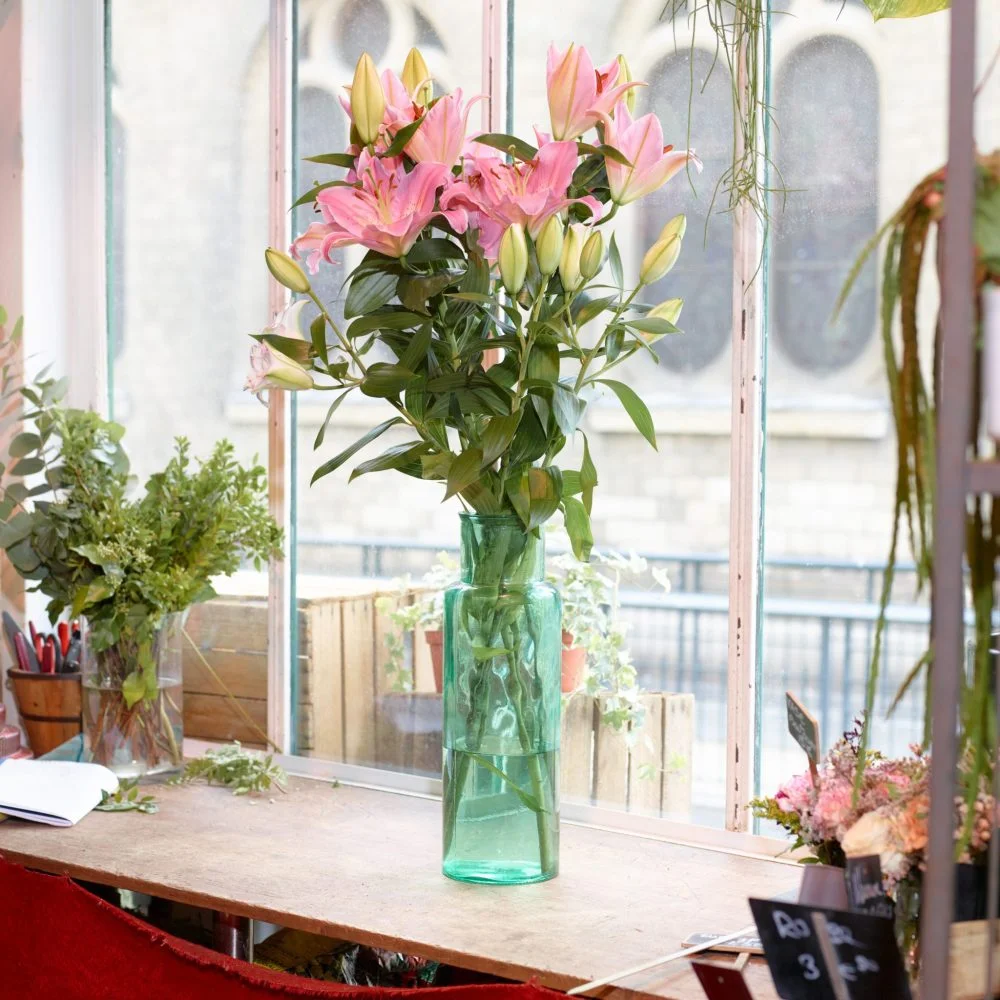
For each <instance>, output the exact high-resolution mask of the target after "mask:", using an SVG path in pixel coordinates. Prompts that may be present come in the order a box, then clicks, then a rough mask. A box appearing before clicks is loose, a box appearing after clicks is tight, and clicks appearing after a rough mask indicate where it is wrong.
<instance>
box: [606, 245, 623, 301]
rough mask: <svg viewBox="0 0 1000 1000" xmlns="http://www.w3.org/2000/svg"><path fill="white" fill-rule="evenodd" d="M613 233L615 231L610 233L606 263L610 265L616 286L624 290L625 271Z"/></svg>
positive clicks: (619, 289)
mask: <svg viewBox="0 0 1000 1000" xmlns="http://www.w3.org/2000/svg"><path fill="white" fill-rule="evenodd" d="M615 235H616V234H615V233H612V234H611V244H610V246H609V248H608V264H609V265H610V266H611V277H612V278H613V279H614V282H615V284H616V285H617V286H618V291H619V292H623V291H624V290H625V271H624V269H623V268H622V255H621V251H620V250H619V249H618V241H617V240H616V239H615Z"/></svg>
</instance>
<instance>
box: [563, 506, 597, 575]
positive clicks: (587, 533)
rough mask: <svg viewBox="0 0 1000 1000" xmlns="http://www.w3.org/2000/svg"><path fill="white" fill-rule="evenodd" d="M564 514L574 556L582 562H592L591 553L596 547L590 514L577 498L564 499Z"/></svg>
mask: <svg viewBox="0 0 1000 1000" xmlns="http://www.w3.org/2000/svg"><path fill="white" fill-rule="evenodd" d="M562 503H563V514H564V516H565V519H566V533H567V534H568V535H569V541H570V544H571V545H572V546H573V555H574V556H576V558H577V559H579V560H580V562H589V561H590V551H591V549H593V547H594V533H593V529H592V528H591V526H590V514H588V513H587V508H586V507H584V505H583V504H582V503H581V502H580V501H579V500H577V499H576V497H567V496H564V497H563V502H562Z"/></svg>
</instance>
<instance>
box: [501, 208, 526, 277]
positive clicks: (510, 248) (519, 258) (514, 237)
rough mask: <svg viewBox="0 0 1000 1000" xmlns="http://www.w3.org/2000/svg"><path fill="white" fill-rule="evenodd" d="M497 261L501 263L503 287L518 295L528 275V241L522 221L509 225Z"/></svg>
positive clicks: (502, 239)
mask: <svg viewBox="0 0 1000 1000" xmlns="http://www.w3.org/2000/svg"><path fill="white" fill-rule="evenodd" d="M497 263H498V264H499V265H500V278H501V280H502V281H503V287H504V288H506V289H507V293H508V294H509V295H517V293H518V292H519V291H520V290H521V288H522V287H523V286H524V279H525V278H526V277H527V275H528V241H527V239H526V238H525V235H524V226H522V225H521V224H520V223H517V222H515V223H514V224H513V225H512V226H508V227H507V231H506V232H505V233H504V234H503V237H502V238H501V240H500V254H499V256H498V258H497Z"/></svg>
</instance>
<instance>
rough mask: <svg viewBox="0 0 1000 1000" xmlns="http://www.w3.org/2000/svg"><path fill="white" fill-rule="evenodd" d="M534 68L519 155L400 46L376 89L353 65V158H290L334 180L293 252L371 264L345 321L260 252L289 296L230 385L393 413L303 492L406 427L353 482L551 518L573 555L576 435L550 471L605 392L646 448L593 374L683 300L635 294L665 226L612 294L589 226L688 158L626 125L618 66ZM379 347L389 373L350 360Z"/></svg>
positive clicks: (607, 254) (646, 338) (664, 321)
mask: <svg viewBox="0 0 1000 1000" xmlns="http://www.w3.org/2000/svg"><path fill="white" fill-rule="evenodd" d="M547 75H548V104H549V111H550V116H551V133H546V132H543V131H541V130H539V129H536V130H535V138H536V142H537V145H533V144H531V143H528V142H526V141H524V140H523V139H520V138H517V137H515V136H511V135H503V134H497V133H492V134H471V133H470V131H469V113H470V110H471V109H472V107H473V105H474V104H475V103H476V102H477V101H479V100H481V99H482V98H481V97H474V98H472V99H471V100H467V99H466V98H465V97H464V95H463V94H462V91H461V90H455V91H454V92H453V93H450V94H444V95H441V96H436V95H435V94H434V90H433V82H432V77H431V74H430V71H429V70H428V68H427V66H426V64H425V62H424V60H423V57H422V56H421V54H420V53H419V52H418V51H417V50H416V49H413V50H411V52H410V53H409V55H408V57H407V59H406V63H405V65H404V67H403V71H402V74H401V75H400V76H397V75H396V73H394V72H393V71H392V70H389V69H387V70H385V71H384V72H383V73H382V74H381V77H380V76H379V74H378V72H377V70H376V68H375V65H374V63H373V62H372V60H371V58H370V57H369V56H368V55H367V54H365V55H363V56H362V57H361V59H360V60H359V62H358V64H357V68H356V71H355V74H354V80H353V83H352V84H351V86H350V87H349V88H348V92H349V97H347V96H345V97H344V98H343V106H344V109H345V111H346V112H347V115H348V117H349V118H350V121H351V130H350V136H351V145H350V146H349V148H348V149H347V151H346V152H335V153H325V154H321V155H316V156H312V157H309V159H310V160H311V161H312V162H314V163H318V164H325V165H329V166H333V167H340V168H345V169H346V171H347V172H346V175H345V176H344V177H343V178H342V179H335V180H331V181H327V182H326V183H322V184H317V185H316V186H315V187H314V188H313V189H312V190H311V191H309V192H308V193H307V194H306V195H305V196H304V197H303V199H301V202H300V203H304V202H308V201H311V202H314V203H315V208H316V211H317V213H318V215H319V218H318V219H317V221H315V222H313V223H312V224H311V225H310V226H309V227H308V228H307V229H306V231H305V232H304V233H302V234H301V235H300V236H299V237H298V238H297V239H296V240H295V241H294V243H293V245H292V248H291V250H292V255H293V257H294V258H297V259H299V260H302V259H304V260H305V262H306V263H307V266H308V270H309V271H310V272H312V273H315V272H316V271H317V269H318V268H319V267H321V266H323V264H324V263H331V262H332V261H333V260H334V257H333V255H334V254H335V253H336V252H337V251H338V250H341V249H342V248H345V247H352V246H359V247H363V248H365V249H366V250H367V251H368V252H367V254H366V255H365V256H364V258H363V259H362V260H361V262H360V264H358V266H357V267H355V268H354V270H353V271H351V273H350V274H349V275H348V279H347V283H346V288H347V295H346V300H345V301H344V308H343V314H344V320H343V322H340V321H338V320H335V319H334V318H333V316H331V315H330V312H329V311H328V309H327V308H326V307H325V306H324V305H323V303H321V302H320V301H319V299H318V298H317V296H316V294H315V292H314V290H313V289H312V287H311V286H310V283H309V279H308V277H307V276H306V273H305V271H304V270H303V269H302V268H301V267H300V266H299V264H298V263H296V260H295V259H292V257H289V256H288V255H286V254H284V253H281V252H279V251H277V250H273V249H272V250H269V251H268V252H267V262H268V266H269V268H270V270H271V273H272V274H273V275H274V276H275V278H277V280H278V281H280V282H281V283H282V284H284V285H285V286H286V287H288V288H289V289H291V290H292V291H293V292H295V293H298V294H299V295H302V296H305V297H306V298H305V299H300V300H299V301H298V302H296V303H295V304H294V305H293V306H292V307H291V308H290V309H289V310H288V311H287V312H286V313H285V314H284V315H283V316H281V317H279V318H278V319H277V320H276V321H275V323H274V325H272V326H271V327H269V328H268V329H266V330H265V331H264V332H263V333H261V334H258V335H257V336H256V337H255V340H256V341H257V343H256V344H255V345H254V347H253V351H252V356H251V363H252V373H251V375H250V377H249V379H248V380H247V388H248V389H249V390H250V391H252V392H255V393H259V392H261V391H262V390H264V389H266V388H269V387H277V388H283V389H326V390H339V394H338V395H337V397H336V398H335V399H334V401H333V403H332V405H331V407H330V412H331V414H332V413H333V411H334V410H335V409H336V407H337V406H338V405H339V404H340V403H341V402H342V401H343V399H344V398H345V397H346V396H348V395H349V394H350V393H352V392H355V391H357V392H360V393H362V394H363V395H366V396H372V397H378V398H381V399H384V400H386V401H387V402H388V403H389V405H390V406H391V407H392V408H393V410H395V415H394V416H392V417H390V418H389V419H387V420H385V421H383V422H381V423H379V424H378V425H377V426H375V427H373V428H372V429H371V430H369V431H368V432H367V433H366V434H365V435H363V436H362V438H361V439H360V440H358V441H357V442H355V443H354V444H352V445H351V446H350V447H349V448H346V449H344V450H343V451H342V452H340V454H338V455H336V456H334V457H333V458H331V459H330V460H328V461H327V462H325V463H324V464H323V465H322V466H321V467H320V468H319V469H318V470H317V472H316V474H315V476H314V477H313V479H314V481H315V480H316V479H318V478H320V477H321V476H325V475H327V474H329V473H331V472H333V471H334V470H335V469H337V468H339V467H340V466H341V465H342V464H344V463H345V462H347V461H348V460H349V459H351V458H352V457H353V456H354V455H355V454H356V453H357V452H358V451H359V450H360V449H361V448H363V447H365V446H366V445H368V444H370V443H371V442H372V441H374V440H375V439H376V438H377V437H379V436H381V435H382V434H384V433H385V432H386V431H388V430H389V429H390V428H392V427H396V426H400V425H405V426H408V427H409V428H410V429H411V430H412V431H413V432H415V435H416V436H415V437H414V438H413V439H411V440H407V441H405V442H403V443H400V444H395V445H393V446H392V447H391V448H389V450H388V451H386V452H384V453H383V454H382V455H380V456H378V457H377V458H373V459H369V460H367V461H365V462H362V463H361V464H359V465H358V466H357V467H356V468H355V469H354V471H353V473H352V478H353V477H355V476H358V475H363V474H366V473H369V472H377V471H383V470H388V469H395V470H399V471H401V472H404V473H406V474H408V475H411V476H414V477H416V478H419V479H424V480H431V481H438V482H441V483H443V484H445V495H446V496H453V495H458V496H459V497H460V498H461V499H462V501H463V502H464V503H465V505H466V507H467V508H470V509H472V510H473V511H476V512H478V513H484V514H504V513H511V514H516V515H517V516H518V517H519V518H520V519H521V521H522V522H523V525H524V528H525V530H526V531H530V530H534V529H535V528H537V527H538V526H539V525H540V524H541V523H543V522H544V521H545V520H547V519H548V518H549V517H551V516H552V515H553V514H554V513H555V511H556V510H557V509H561V510H562V512H563V515H564V518H565V520H566V524H567V527H568V529H569V533H570V536H571V538H572V541H573V545H574V549H575V550H576V552H577V555H578V556H581V557H585V555H586V553H587V552H589V548H590V544H591V536H590V516H589V515H590V503H591V496H592V492H593V488H594V486H595V485H596V484H597V473H596V469H594V467H593V463H592V462H591V460H590V456H589V451H588V449H587V447H586V440H585V439H584V457H583V463H582V466H581V468H580V469H578V470H561V469H560V468H559V467H558V466H557V465H556V464H555V460H556V457H557V456H558V454H559V453H560V452H561V451H562V449H563V447H564V446H565V444H566V442H567V441H568V440H569V439H571V438H572V437H573V436H574V434H575V433H576V432H577V429H578V426H579V424H580V420H581V418H582V417H583V414H584V411H585V409H586V407H587V404H588V402H589V400H590V398H591V397H592V396H593V394H594V393H595V392H596V391H598V390H600V389H602V388H604V389H610V390H611V391H612V392H613V393H614V394H615V395H616V396H617V398H618V399H619V400H620V402H621V404H622V405H623V406H624V408H625V410H626V411H627V412H628V414H629V415H630V416H631V418H632V420H633V421H634V423H635V425H636V427H637V428H638V430H639V431H640V432H641V433H642V434H643V435H644V436H645V437H646V439H647V440H648V441H649V442H650V444H652V445H653V447H655V437H654V433H653V424H652V420H651V418H650V414H649V411H648V409H647V408H646V406H645V404H644V403H643V402H642V400H641V399H640V397H639V396H638V394H637V393H636V392H635V391H634V390H633V389H631V388H630V387H629V386H628V385H626V384H625V383H624V382H621V381H617V380H615V379H610V378H607V373H608V372H609V370H610V369H612V368H615V367H618V366H619V365H621V364H622V363H623V362H625V361H626V360H627V359H628V358H630V357H632V356H633V355H634V354H636V353H637V352H640V351H646V352H648V353H649V354H650V355H651V356H652V357H653V359H654V360H656V358H657V355H656V353H655V351H653V349H652V348H651V346H650V345H651V344H652V343H653V342H654V341H655V340H657V339H658V338H660V337H663V336H666V335H673V334H676V333H678V332H679V331H678V329H677V326H676V322H677V319H678V317H679V315H680V311H681V306H682V304H683V303H682V301H681V299H679V298H671V299H667V300H666V301H661V302H644V301H642V300H641V297H640V293H641V292H642V291H643V290H644V289H645V288H647V287H648V286H650V285H652V284H654V283H656V282H658V281H659V280H660V279H661V278H662V277H663V276H664V275H665V274H666V273H667V272H668V271H669V270H670V269H671V267H672V266H673V265H674V263H675V261H676V260H677V257H678V254H679V253H680V248H681V240H682V238H683V235H684V229H685V220H684V217H683V216H676V217H675V218H673V219H671V220H670V221H669V222H668V223H667V224H666V226H665V227H664V229H663V231H662V233H661V234H660V236H659V238H658V239H657V240H656V241H655V242H654V244H653V245H652V246H651V247H649V249H648V250H647V251H646V253H645V256H644V257H643V260H642V265H641V268H640V270H639V276H638V281H637V283H635V284H634V285H633V286H631V287H627V286H626V283H625V276H624V273H623V267H622V260H621V256H620V254H619V250H618V246H617V244H616V241H615V238H614V236H611V237H610V239H605V236H604V232H603V228H602V227H604V226H605V225H606V223H608V221H609V220H610V219H611V218H612V217H613V216H614V215H615V213H616V212H617V210H618V208H619V206H621V205H625V204H628V203H630V202H634V201H636V200H637V199H639V198H642V197H644V196H645V195H648V194H650V193H651V192H653V191H655V190H656V189H657V188H659V187H660V186H661V185H663V184H664V183H665V182H666V181H668V180H669V179H670V178H671V177H673V176H674V175H675V174H676V173H677V172H678V171H680V170H682V169H683V168H684V167H685V165H687V164H692V165H694V167H695V168H696V169H700V168H701V164H700V162H699V161H698V159H697V158H696V157H695V155H694V154H693V152H691V151H688V150H684V151H676V150H674V149H673V148H672V147H670V146H664V142H663V132H662V128H661V125H660V122H659V120H658V119H657V118H656V116H655V115H653V114H646V115H642V116H641V117H633V114H634V107H635V98H636V93H637V89H638V88H640V87H641V86H643V84H642V83H641V82H638V81H633V80H632V79H631V75H630V72H629V69H628V65H627V63H626V61H625V59H624V58H623V57H621V56H619V57H618V58H617V59H615V60H614V61H612V62H609V63H608V64H607V65H604V66H597V67H595V66H594V64H593V61H592V60H591V57H590V55H589V54H588V52H587V50H586V49H584V48H581V47H578V46H576V45H570V46H569V48H568V49H566V50H565V51H563V52H560V51H558V50H557V49H556V48H555V47H554V46H552V47H550V49H549V56H548V74H547ZM606 265H607V266H606ZM308 299H311V300H312V301H313V302H314V303H315V304H316V305H317V306H318V307H319V310H320V315H319V317H318V318H317V319H316V321H314V323H313V324H312V328H311V330H310V336H309V338H308V339H306V338H304V337H303V335H302V333H301V332H300V331H299V329H298V317H299V313H300V312H301V308H302V306H303V305H304V303H305V301H307V300H308ZM331 335H332V336H331ZM376 344H380V345H381V346H382V347H383V348H385V349H387V352H388V356H389V357H391V358H393V359H394V360H379V361H371V362H369V361H366V356H367V355H368V354H369V351H370V350H371V348H372V347H373V346H375V345H376ZM385 356H386V351H385V350H383V352H382V357H385ZM491 362H493V363H491ZM568 369H572V370H568Z"/></svg>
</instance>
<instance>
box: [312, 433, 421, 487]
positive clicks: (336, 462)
mask: <svg viewBox="0 0 1000 1000" xmlns="http://www.w3.org/2000/svg"><path fill="white" fill-rule="evenodd" d="M402 422H403V418H402V417H392V418H390V419H389V420H383V421H382V423H380V424H379V425H378V426H377V427H373V428H372V429H371V430H370V431H368V433H367V434H364V435H363V436H362V437H360V438H358V440H357V441H355V442H354V444H352V445H351V446H350V447H348V448H345V449H344V450H343V451H342V452H340V454H338V455H334V456H333V458H331V459H330V460H329V461H327V462H324V463H323V464H322V465H321V466H320V467H319V468H318V469H317V470H316V471H315V472H314V473H313V476H312V479H310V480H309V485H310V486H311V485H312V484H313V483H315V482H316V480H317V479H322V478H323V476H326V475H329V474H330V473H331V472H334V471H336V470H337V469H339V468H340V467H341V466H342V465H343V464H344V462H346V461H347V460H348V459H349V458H351V457H353V456H354V455H356V454H357V453H358V452H359V451H361V449H362V448H364V446H365V445H366V444H370V443H371V442H372V441H374V440H375V438H377V437H380V436H381V435H383V434H384V433H385V432H386V431H387V430H388V429H389V428H390V427H395V426H396V424H401V423H402Z"/></svg>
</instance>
